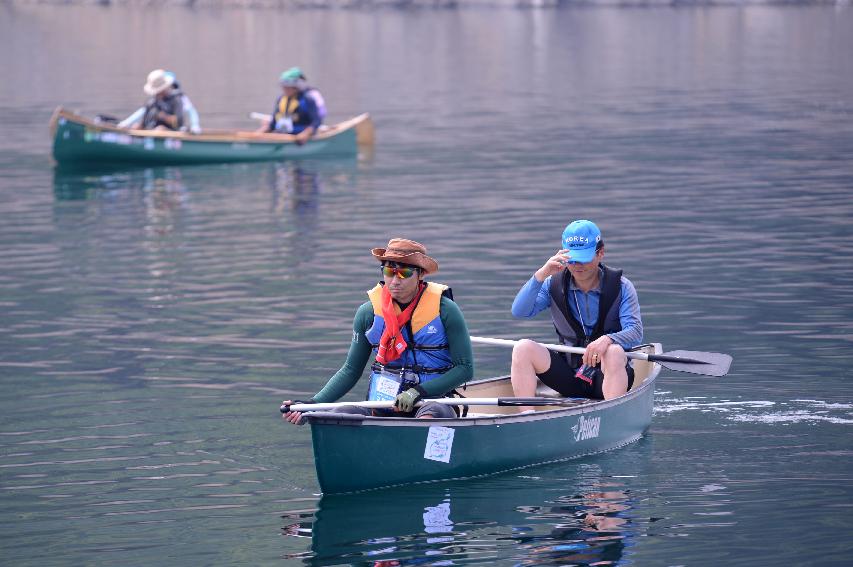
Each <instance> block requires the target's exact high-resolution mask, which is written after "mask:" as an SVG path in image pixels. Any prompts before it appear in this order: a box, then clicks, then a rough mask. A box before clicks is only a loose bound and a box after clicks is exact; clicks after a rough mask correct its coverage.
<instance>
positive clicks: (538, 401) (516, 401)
mask: <svg viewBox="0 0 853 567" xmlns="http://www.w3.org/2000/svg"><path fill="white" fill-rule="evenodd" d="M593 401H596V400H590V399H588V398H430V399H426V400H421V401H419V402H418V403H417V404H415V405H418V406H421V405H423V404H425V403H427V402H433V403H436V404H441V405H444V406H574V405H578V404H583V403H588V402H593ZM344 406H356V407H360V408H368V409H392V408H393V407H394V400H390V401H367V402H332V403H327V404H306V403H297V404H290V405H287V404H285V405H283V406H281V408H279V409H280V410H281V413H287V412H289V411H298V412H306V411H333V410H336V409H338V408H341V407H344Z"/></svg>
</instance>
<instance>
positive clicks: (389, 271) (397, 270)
mask: <svg viewBox="0 0 853 567" xmlns="http://www.w3.org/2000/svg"><path fill="white" fill-rule="evenodd" d="M380 269H381V270H382V275H383V276H385V277H386V278H393V277H394V276H395V275H396V276H397V277H398V278H400V279H401V280H404V279H406V278H410V277H412V274H414V273H415V272H417V271H418V269H417V268H410V267H405V268H404V267H398V266H382V267H381V268H380Z"/></svg>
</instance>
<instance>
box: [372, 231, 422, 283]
mask: <svg viewBox="0 0 853 567" xmlns="http://www.w3.org/2000/svg"><path fill="white" fill-rule="evenodd" d="M426 251H427V249H426V246H424V245H423V244H421V243H420V242H415V241H414V240H407V239H405V238H392V239H391V240H389V241H388V246H386V247H385V248H374V249H373V250H371V251H370V253H371V254H373V257H374V258H376V259H377V260H379V261H380V262H385V261H388V262H400V263H401V264H408V265H410V266H417V267H418V268H421V269H422V270H423V271H424V273H427V274H434V273H436V272H437V271H438V262H436V261H435V260H433V259H432V258H430V257H429V256H427V254H426Z"/></svg>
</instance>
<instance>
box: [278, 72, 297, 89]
mask: <svg viewBox="0 0 853 567" xmlns="http://www.w3.org/2000/svg"><path fill="white" fill-rule="evenodd" d="M301 77H302V69H300V68H299V67H291V68H290V69H288V70H287V71H284V72H283V73H282V74H281V75H279V77H278V82H279V83H281V85H282V86H283V87H295V86H297V84H298V83H299V79H300V78H301Z"/></svg>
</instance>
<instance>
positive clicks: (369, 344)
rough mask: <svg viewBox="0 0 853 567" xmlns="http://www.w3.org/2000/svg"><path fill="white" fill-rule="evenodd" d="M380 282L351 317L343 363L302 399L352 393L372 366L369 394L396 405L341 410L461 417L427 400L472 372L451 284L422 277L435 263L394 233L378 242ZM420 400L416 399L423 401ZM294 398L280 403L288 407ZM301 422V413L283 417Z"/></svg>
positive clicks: (435, 268) (316, 399)
mask: <svg viewBox="0 0 853 567" xmlns="http://www.w3.org/2000/svg"><path fill="white" fill-rule="evenodd" d="M371 254H372V255H373V257H374V258H376V259H377V260H378V261H379V262H380V272H381V274H382V281H381V282H380V283H379V284H377V285H376V286H375V287H374V288H373V289H371V290H370V291H368V292H367V296H368V301H366V302H365V303H363V304H362V305H361V307H359V308H358V310H357V311H356V314H355V319H354V320H353V329H352V343H351V344H350V348H349V353H348V354H347V359H346V362H344V365H343V366H342V367H341V369H340V370H338V371H337V372H336V373H335V375H334V376H332V377H331V378H330V379H329V381H328V383H327V384H326V385H325V386H324V387H323V388H322V389H321V390H320V391H319V392H317V393H316V394H314V396H313V397H312V398H311V399H310V400H308V401H303V402H299V403H321V402H322V403H327V402H335V401H337V400H338V399H340V398H341V397H342V396H344V394H346V393H347V392H349V391H350V390H351V389H352V388H353V387H354V386H355V385H356V383H357V382H358V381H359V379H360V378H361V374H362V372H363V371H364V368H365V366H367V363H368V362H369V361H370V360H371V359H373V363H372V364H371V366H370V385H369V387H368V395H367V398H368V399H369V400H377V401H388V402H393V404H394V409H393V410H373V412H371V410H369V409H364V408H361V407H357V406H349V405H348V406H344V407H341V408H339V409H338V410H337V411H339V412H342V413H353V414H364V415H371V413H372V414H373V415H376V416H379V417H388V416H396V417H417V418H447V417H450V418H452V417H456V413H455V412H454V410H453V408H452V407H451V406H447V405H441V404H437V403H434V402H432V403H431V402H430V401H429V398H436V397H443V396H446V395H448V393H450V392H452V391H453V389H454V388H456V387H457V386H460V385H462V384H464V383H465V382H467V381H468V380H470V379H471V377H472V376H473V375H474V355H473V352H472V349H471V337H470V336H469V334H468V326H467V325H466V323H465V318H464V317H463V316H462V310H461V309H459V306H458V305H456V303H454V302H453V299H452V298H453V294H452V293H451V291H450V288H449V287H447V286H446V285H443V284H437V283H434V282H425V281H423V279H424V276H426V275H429V274H434V273H435V272H437V271H438V262H436V261H435V260H433V259H432V258H430V257H429V256H427V253H426V247H425V246H424V245H423V244H420V243H419V242H415V241H414V240H408V239H405V238H392V239H391V240H390V241H389V242H388V245H387V246H385V247H382V248H373V249H372V250H371ZM422 399H423V401H424V402H425V403H424V404H423V405H420V406H418V405H417V403H418V402H419V401H420V400H422ZM292 403H294V402H293V401H292V400H286V401H284V402H282V405H288V406H289V405H290V404H292ZM283 417H284V419H285V420H286V421H289V422H290V423H295V424H300V423H302V414H301V413H299V412H290V411H289V412H287V413H285V414H284V415H283Z"/></svg>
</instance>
